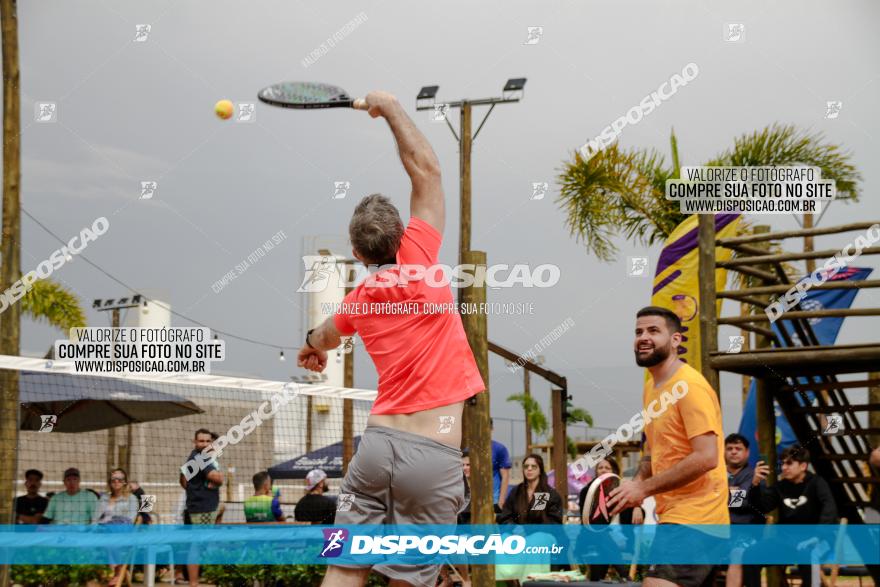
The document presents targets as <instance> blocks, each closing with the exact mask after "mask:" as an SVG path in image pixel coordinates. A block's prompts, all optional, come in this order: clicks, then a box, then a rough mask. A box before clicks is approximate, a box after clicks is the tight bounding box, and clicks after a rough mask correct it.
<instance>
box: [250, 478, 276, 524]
mask: <svg viewBox="0 0 880 587" xmlns="http://www.w3.org/2000/svg"><path fill="white" fill-rule="evenodd" d="M253 482H254V494H253V495H252V496H250V497H249V498H247V499H245V500H244V518H245V520H247V523H248V524H256V523H260V522H283V521H284V514H283V513H282V512H281V504H280V503H279V501H278V496H277V495H273V492H272V478H271V477H269V473H268V472H267V471H260V472H259V473H257V474H256V475H254V477H253Z"/></svg>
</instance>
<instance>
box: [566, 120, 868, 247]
mask: <svg viewBox="0 0 880 587" xmlns="http://www.w3.org/2000/svg"><path fill="white" fill-rule="evenodd" d="M671 151H672V161H671V165H669V166H667V164H666V162H665V160H664V158H663V156H662V155H661V154H660V153H658V152H657V151H655V150H653V149H630V150H625V149H622V148H620V146H619V145H618V144H617V143H614V144H612V145H611V146H609V147H608V148H606V149H604V150H602V151H599V152H598V153H596V154H595V155H594V156H593V157H591V158H590V159H588V160H584V158H583V157H582V156H581V154H580V152H577V151H576V152H575V155H574V160H573V161H567V162H565V163H564V165H563V168H562V172H561V173H560V175H559V176H558V180H559V184H560V188H561V189H560V196H559V199H558V201H559V202H560V203H561V205H562V207H563V208H565V210H566V211H567V214H568V217H567V219H566V226H567V228H568V229H569V231H570V232H571V235H572V236H574V237H575V238H576V239H577V240H578V241H579V242H580V241H583V243H584V246H585V247H586V248H587V251H588V252H590V253H592V254H594V255H596V256H597V257H598V258H599V259H601V260H602V261H612V260H613V259H614V258H615V256H616V254H617V247H616V246H614V244H613V242H612V240H613V239H614V238H615V237H617V236H620V235H622V236H624V237H625V238H626V239H627V240H630V241H636V242H638V243H640V244H642V245H645V246H650V245H653V244H655V243H657V242H662V241H664V240H665V239H666V238H667V237H668V236H669V234H670V233H671V232H672V231H673V230H674V229H675V227H676V226H678V225H679V224H680V223H681V222H682V221H683V220H684V219H685V218H686V215H685V214H682V213H681V212H679V209H678V204H677V203H676V202H672V201H669V200H666V198H665V186H666V180H667V179H676V178H677V177H678V170H679V162H678V147H677V144H676V139H675V133H674V132H673V133H672V135H671ZM704 165H712V166H720V165H726V166H768V165H776V166H789V165H805V166H811V167H818V168H820V169H821V170H822V178H823V179H832V180H834V181H835V183H836V185H837V199H838V200H846V201H857V200H858V195H859V189H858V185H857V184H858V182H859V180H860V179H861V176H860V175H859V173H858V172H857V171H856V168H855V166H854V165H853V164H852V163H851V156H850V154H849V153H845V152H844V151H843V150H842V149H841V147H839V146H838V145H834V144H831V143H828V142H826V141H825V139H824V137H823V136H822V134H821V133H818V134H810V133H807V132H804V131H800V130H798V129H797V128H795V127H794V126H792V125H779V124H773V125H771V126H768V127H766V128H764V129H763V130H759V131H755V132H753V133H751V134H745V135H742V136H740V137H738V138H736V139H734V144H733V147H732V148H731V149H729V150H727V151H724V152H723V153H721V154H720V155H718V156H717V157H715V158H713V159H711V160H709V161H707V162H706V163H704ZM740 230H741V231H748V230H749V227H748V226H745V225H743V224H742V223H741V228H740Z"/></svg>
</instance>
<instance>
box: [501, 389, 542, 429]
mask: <svg viewBox="0 0 880 587" xmlns="http://www.w3.org/2000/svg"><path fill="white" fill-rule="evenodd" d="M507 401H509V402H517V403H518V404H519V405H520V406H522V409H523V411H524V412H525V414H526V419H527V420H528V421H529V426H531V428H532V432H534V433H535V434H537V435H539V436H542V435H544V434H546V433H547V428H548V424H547V417H546V416H545V415H544V411H543V410H542V409H541V405H540V404H539V403H538V402H537V401H536V400H535V398H533V397H532V396H531V395H526V394H524V393H515V394H513V395H509V396H507Z"/></svg>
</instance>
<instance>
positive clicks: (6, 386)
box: [0, 0, 21, 587]
mask: <svg viewBox="0 0 880 587" xmlns="http://www.w3.org/2000/svg"><path fill="white" fill-rule="evenodd" d="M17 11H18V8H17V6H16V2H15V0H2V1H0V21H2V28H3V145H4V146H3V237H2V238H3V240H2V247H0V249H2V252H0V254H2V259H3V261H2V262H0V291H6V290H7V289H9V287H10V286H11V285H12V284H13V283H15V282H16V281H17V280H18V279H19V277H21V201H20V190H21V97H20V93H19V68H18V13H17ZM20 336H21V305H20V304H17V303H14V302H13V303H11V304H9V307H8V308H6V311H5V312H3V313H2V314H0V354H3V355H12V356H18V355H19V353H20V346H19V345H20ZM18 382H19V378H18V371H16V370H13V369H3V370H0V386H2V387H0V524H13V523H15V518H14V516H15V510H14V508H13V507H12V504H13V499H14V497H15V473H16V468H17V466H18V417H19V387H18ZM8 584H9V565H0V587H6V585H8Z"/></svg>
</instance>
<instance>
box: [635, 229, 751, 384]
mask: <svg viewBox="0 0 880 587" xmlns="http://www.w3.org/2000/svg"><path fill="white" fill-rule="evenodd" d="M740 219H741V218H740V215H739V214H716V215H715V234H716V236H717V237H718V238H725V237H731V236H734V235H735V234H736V229H737V226H739V222H740ZM697 222H698V216H697V215H696V214H694V215H692V216H689V217H688V218H687V219H686V220H685V221H684V222H682V223H681V224H679V225H678V226H677V227H675V230H673V231H672V234H670V235H669V238H668V239H666V245H665V246H664V247H663V251H662V252H661V253H660V259H659V260H658V261H657V272H656V273H655V275H654V291H653V295H652V296H651V305H653V306H660V307H661V308H669V309H670V310H672V311H673V312H675V313H676V314H677V315H678V317H679V318H681V324H682V327H683V329H684V331H683V333H682V340H681V346H680V347H679V348H678V355H679V358H680V359H681V360H682V361H684V362H685V363H687V364H688V365H690V366H691V367H693V368H694V369H696V370H697V371H700V368H701V365H700V322H699V315H700V284H699V256H698V254H697V253H698V248H697V244H698V243H697V237H698V233H699V228H698V226H697ZM732 254H733V252H732V251H731V250H730V249H726V248H721V247H716V248H715V259H716V260H718V261H726V260H728V259H730V257H731V256H732ZM726 282H727V270H726V269H716V270H715V288H716V290H721V289H724V285H725V283H726ZM720 311H721V300H718V308H717V309H716V313H717V312H720Z"/></svg>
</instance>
